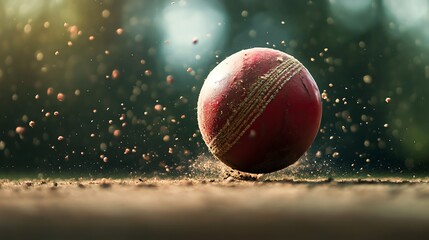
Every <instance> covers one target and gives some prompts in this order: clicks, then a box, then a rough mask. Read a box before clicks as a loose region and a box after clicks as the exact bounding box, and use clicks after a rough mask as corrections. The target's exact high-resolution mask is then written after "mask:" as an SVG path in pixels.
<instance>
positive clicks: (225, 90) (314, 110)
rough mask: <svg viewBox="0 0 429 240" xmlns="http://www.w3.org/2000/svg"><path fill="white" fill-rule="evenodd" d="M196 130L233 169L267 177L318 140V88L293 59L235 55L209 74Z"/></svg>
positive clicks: (267, 52) (263, 53) (274, 53)
mask: <svg viewBox="0 0 429 240" xmlns="http://www.w3.org/2000/svg"><path fill="white" fill-rule="evenodd" d="M197 115H198V116H197V117H198V126H199V128H200V132H201V135H202V137H203V139H204V142H205V143H206V144H207V146H208V148H209V150H210V152H211V153H212V154H213V155H214V156H215V157H216V158H218V159H219V160H221V161H222V162H223V163H225V164H226V165H228V166H230V167H231V168H233V169H236V170H239V171H243V172H249V173H269V172H274V171H277V170H280V169H283V168H285V167H287V166H289V165H291V164H293V163H294V162H296V161H297V160H298V159H299V158H300V157H301V156H302V155H303V154H304V153H305V151H307V149H308V148H309V147H310V145H311V144H312V142H313V141H314V138H315V137H316V135H317V132H318V130H319V126H320V120H321V117H322V102H321V98H320V93H319V89H318V87H317V84H316V82H315V81H314V79H313V77H312V76H311V74H310V73H309V71H308V70H307V69H306V68H305V67H304V65H302V64H301V63H300V62H299V61H298V60H297V59H295V58H294V57H292V56H291V55H288V54H286V53H283V52H281V51H278V50H274V49H268V48H252V49H247V50H243V51H240V52H237V53H235V54H233V55H231V56H229V57H228V58H226V59H225V60H224V61H222V62H221V63H220V64H219V65H217V66H216V67H215V68H214V69H213V70H212V71H211V72H210V74H209V75H208V77H207V79H206V80H205V82H204V84H203V87H202V89H201V92H200V95H199V97H198V106H197Z"/></svg>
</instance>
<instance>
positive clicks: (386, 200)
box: [0, 178, 429, 239]
mask: <svg viewBox="0 0 429 240" xmlns="http://www.w3.org/2000/svg"><path fill="white" fill-rule="evenodd" d="M0 234H1V237H0V239H24V238H26V239H138V238H139V239H290V238H292V239H296V238H299V239H422V238H426V236H427V235H428V234H429V183H428V179H416V180H412V181H408V180H407V181H404V180H400V179H399V180H397V179H373V180H371V179H368V180H331V179H319V180H300V181H293V180H288V179H285V180H271V181H270V180H263V181H260V180H259V181H258V180H254V181H241V180H235V179H232V178H227V179H226V180H210V179H203V180H201V179H199V180H196V179H182V180H159V179H156V178H153V179H138V178H137V179H119V180H111V179H95V180H82V179H80V180H79V179H72V180H49V179H47V180H41V179H38V180H31V181H30V180H20V181H19V180H14V181H11V180H0Z"/></svg>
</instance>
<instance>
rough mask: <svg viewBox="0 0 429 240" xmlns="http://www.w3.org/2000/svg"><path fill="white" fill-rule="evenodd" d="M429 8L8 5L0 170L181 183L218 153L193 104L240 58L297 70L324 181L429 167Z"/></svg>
mask: <svg viewBox="0 0 429 240" xmlns="http://www.w3.org/2000/svg"><path fill="white" fill-rule="evenodd" d="M427 26H429V1H426V0H409V1H394V0H375V1H371V0H359V1H353V0H331V1H301V0H294V1H283V0H270V1H257V0H241V1H226V0H225V1H196V0H187V1H155V0H152V1H149V0H146V1H145V0H138V1H137V0H135V1H130V0H128V1H114V0H105V1H88V0H76V1H66V0H2V1H0V111H1V117H0V126H1V127H0V173H3V174H7V173H12V174H23V173H41V174H46V175H49V174H57V173H59V174H63V173H64V174H65V173H68V172H78V173H82V174H129V173H135V174H141V173H154V174H173V175H182V176H183V175H186V174H187V173H188V171H189V167H190V166H191V165H192V164H193V163H194V162H195V161H199V159H201V156H210V155H209V154H208V153H207V152H208V150H207V148H206V146H205V144H204V142H203V141H202V139H201V136H200V134H199V132H198V126H197V121H196V102H197V97H198V93H199V90H200V88H201V86H202V84H203V82H204V79H205V77H206V76H207V74H208V73H209V72H210V70H211V69H213V67H214V66H216V64H217V63H218V62H220V61H222V60H223V59H224V58H226V57H227V56H229V55H230V54H232V53H234V52H236V51H239V50H242V49H246V48H251V47H257V46H259V47H270V48H275V49H279V50H281V51H284V52H287V53H289V54H291V55H293V56H295V57H296V58H297V59H299V60H300V61H301V62H302V63H303V64H304V65H305V66H306V67H307V68H308V69H309V71H310V72H311V73H312V75H313V77H314V78H315V80H316V81H317V83H318V85H319V89H320V91H321V92H323V91H326V99H324V100H323V105H324V106H323V108H324V115H323V120H322V125H321V132H320V133H319V135H318V137H317V139H316V141H315V142H314V144H313V145H312V147H311V148H310V150H309V151H308V154H307V155H306V157H305V159H303V160H302V162H303V163H305V165H306V166H307V167H305V168H302V170H301V171H305V172H307V173H311V174H314V175H343V174H355V175H356V174H357V175H362V176H371V175H376V174H386V173H387V174H395V175H397V174H404V175H409V174H425V173H427V172H428V170H429V158H428V155H429V152H428V151H426V149H428V148H429V141H428V137H427V132H428V131H429V127H428V125H427V122H429V113H428V111H427V103H428V99H427V94H428V90H429V88H428V87H429V59H428V53H429V28H428V27H427Z"/></svg>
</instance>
